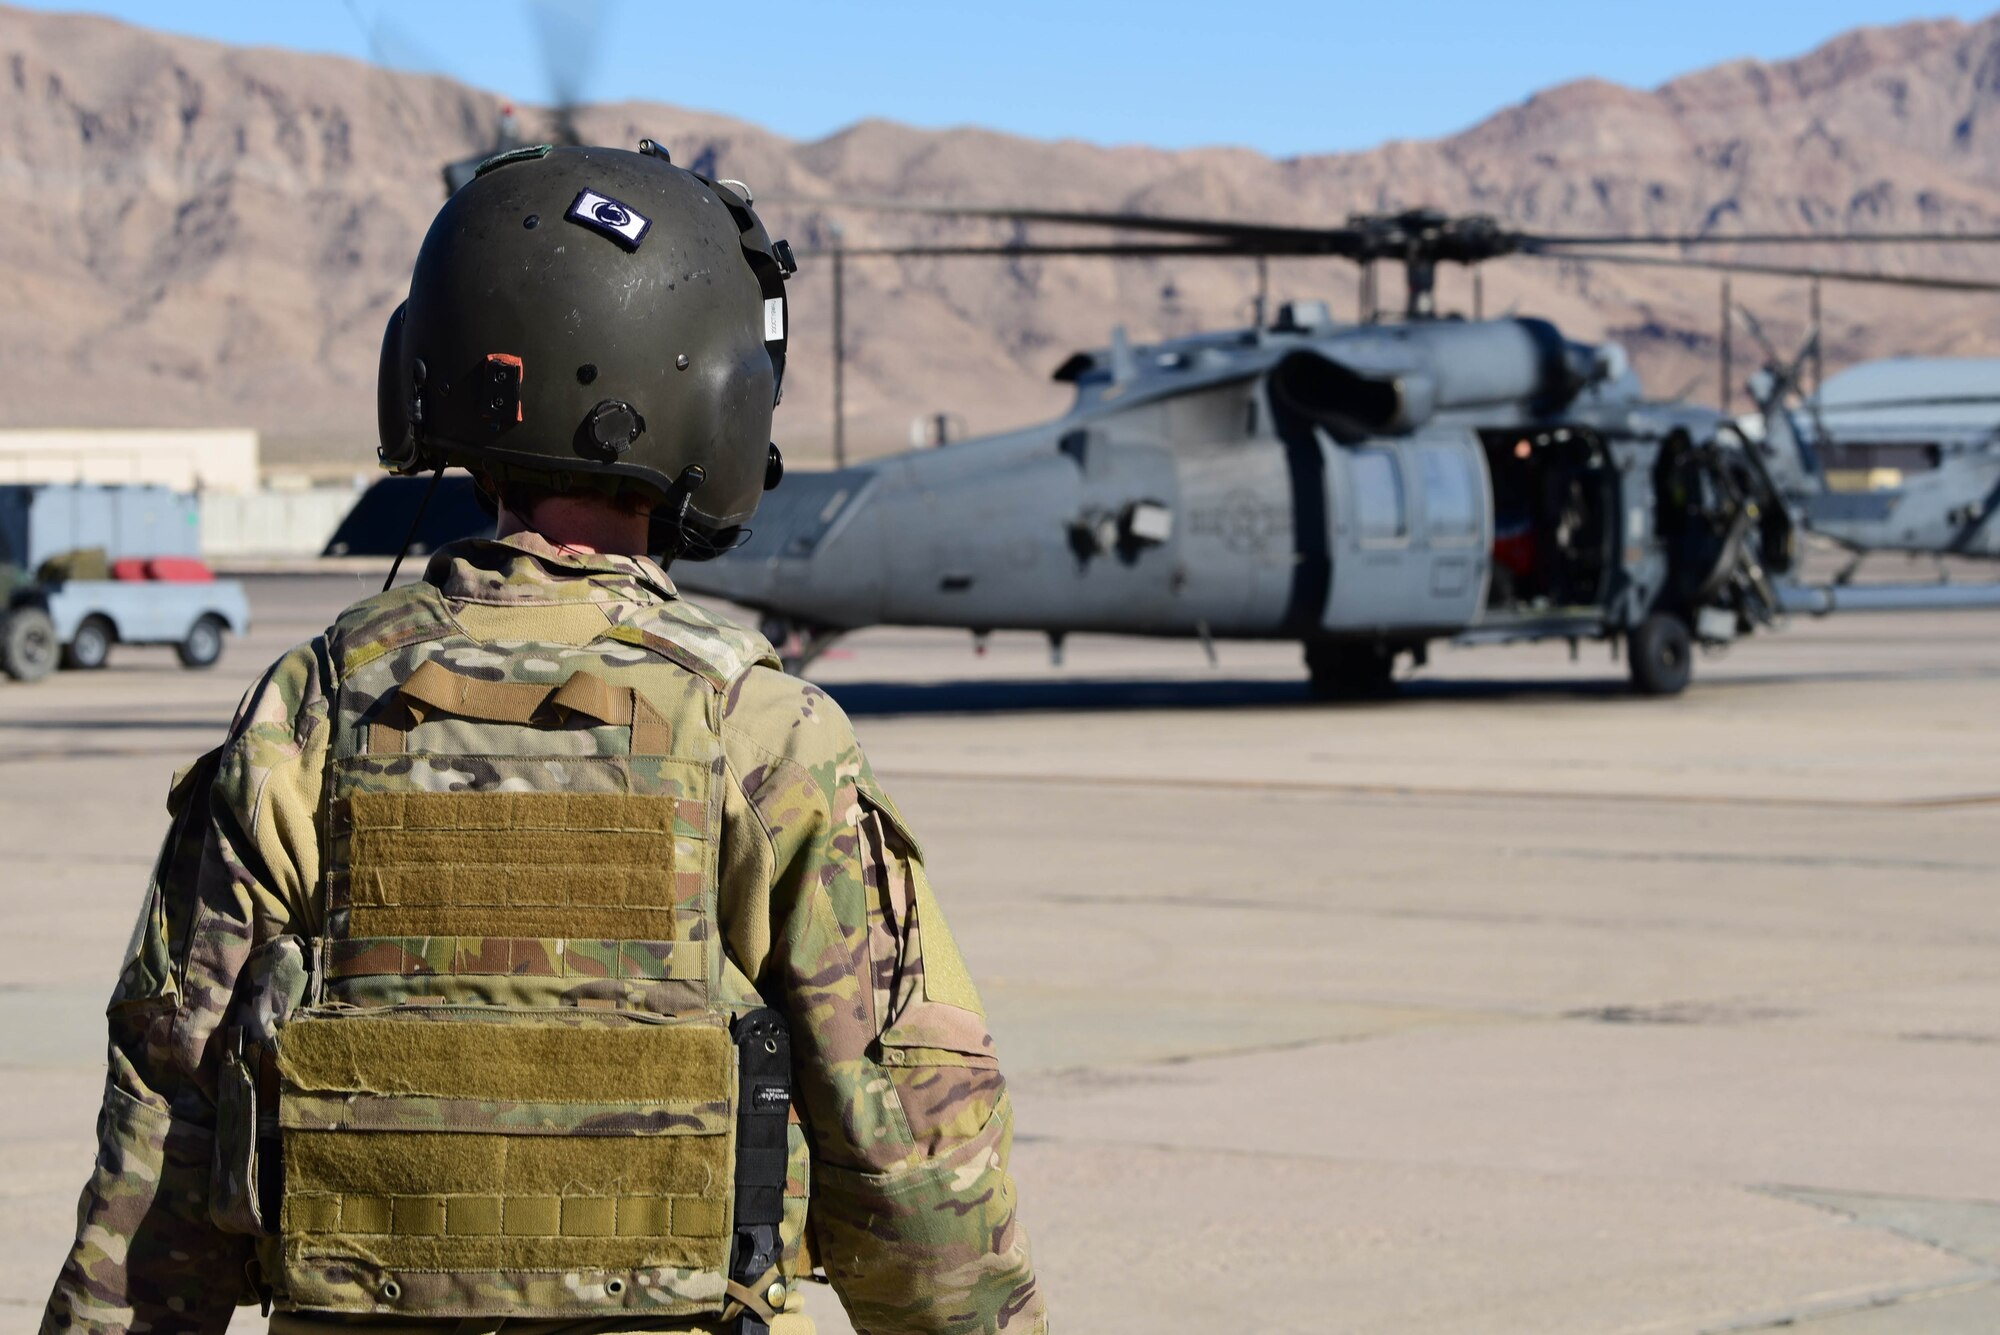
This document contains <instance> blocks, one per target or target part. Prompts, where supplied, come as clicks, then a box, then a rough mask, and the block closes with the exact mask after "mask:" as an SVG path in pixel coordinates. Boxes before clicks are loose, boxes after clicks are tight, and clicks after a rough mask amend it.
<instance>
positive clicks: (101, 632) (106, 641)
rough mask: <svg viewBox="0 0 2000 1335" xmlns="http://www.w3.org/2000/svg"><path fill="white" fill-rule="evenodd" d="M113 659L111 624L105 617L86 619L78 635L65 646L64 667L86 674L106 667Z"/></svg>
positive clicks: (71, 638) (78, 628)
mask: <svg viewBox="0 0 2000 1335" xmlns="http://www.w3.org/2000/svg"><path fill="white" fill-rule="evenodd" d="M109 657H111V623H110V622H109V621H106V620H105V619H104V618H103V617H85V618H84V619H83V624H82V625H81V626H78V627H77V628H76V634H75V635H73V636H71V637H70V641H69V643H68V644H67V645H65V646H63V651H62V665H63V666H64V667H66V668H76V669H78V670H80V671H84V672H93V671H95V670H97V669H98V668H101V667H103V666H104V660H105V659H107V658H109Z"/></svg>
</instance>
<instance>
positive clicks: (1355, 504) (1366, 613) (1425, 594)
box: [1319, 426, 1493, 634]
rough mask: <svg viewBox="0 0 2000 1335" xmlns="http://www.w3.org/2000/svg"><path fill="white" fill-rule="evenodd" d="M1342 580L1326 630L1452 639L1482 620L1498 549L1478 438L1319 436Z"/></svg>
mask: <svg viewBox="0 0 2000 1335" xmlns="http://www.w3.org/2000/svg"><path fill="white" fill-rule="evenodd" d="M1319 434H1320V448H1321V450H1322V452H1323V456H1324V458H1325V461H1326V489H1327V498H1326V499H1327V514H1328V515H1329V516H1330V517H1331V518H1332V520H1333V532H1332V533H1331V535H1330V546H1331V549H1332V556H1333V578H1332V581H1331V585H1330V587H1329V589H1328V593H1327V600H1326V608H1325V611H1324V615H1323V617H1322V619H1321V625H1322V626H1323V628H1324V629H1326V630H1331V631H1343V632H1347V633H1350V634H1352V633H1365V632H1369V631H1390V632H1393V631H1396V630H1401V629H1411V630H1432V631H1451V630H1459V629H1463V628H1464V627H1466V626H1469V625H1471V624H1472V623H1473V621H1474V620H1476V619H1477V617H1478V614H1479V609H1480V608H1481V607H1482V606H1483V605H1484V602H1485V597H1486V579H1487V568H1488V559H1489V554H1490V552H1491V550H1492V544H1493V500H1492V489H1491V485H1490V483H1489V480H1488V478H1487V474H1486V456H1485V453H1484V452H1483V451H1482V450H1481V448H1480V444H1479V440H1478V437H1476V436H1475V435H1474V434H1473V433H1472V432H1471V431H1469V430H1466V429H1463V428H1458V427H1448V426H1431V427H1425V428H1422V429H1421V430H1418V431H1415V432H1413V433H1411V434H1409V435H1406V436H1380V437H1370V438H1368V439H1366V440H1364V441H1362V442H1360V443H1358V444H1355V445H1342V444H1339V443H1337V442H1336V441H1334V440H1333V439H1332V437H1331V436H1329V435H1327V434H1326V433H1325V432H1323V431H1322V432H1320V433H1319Z"/></svg>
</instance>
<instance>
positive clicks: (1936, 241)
mask: <svg viewBox="0 0 2000 1335" xmlns="http://www.w3.org/2000/svg"><path fill="white" fill-rule="evenodd" d="M1520 237H1521V240H1522V242H1523V244H1524V245H1525V246H1526V247H1528V248H1530V249H1534V248H1537V247H1541V246H1871V245H1945V244H1952V245H1957V244H1969V245H1993V244H1996V243H2000V232H1744V233H1742V234H1740V235H1735V236H1731V235H1725V234H1723V233H1719V232H1703V233H1698V234H1680V235H1670V234H1667V233H1658V232H1656V233H1651V234H1641V233H1636V232H1635V233H1632V234H1631V235H1627V236H1612V235H1608V234H1599V233H1592V234H1585V235H1576V236H1558V235H1554V234H1550V233H1544V232H1523V233H1521V234H1520Z"/></svg>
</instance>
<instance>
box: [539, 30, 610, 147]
mask: <svg viewBox="0 0 2000 1335" xmlns="http://www.w3.org/2000/svg"><path fill="white" fill-rule="evenodd" d="M604 13H605V0H529V4H528V16H529V18H530V19H532V20H533V22H534V27H535V36H536V38H537V39H538V40H539V41H540V43H541V48H542V67H543V69H544V70H545V71H546V72H547V74H548V79H549V91H550V95H551V96H552V97H553V98H554V99H555V104H554V105H553V106H552V107H551V108H550V110H549V116H550V119H551V120H552V121H553V122H554V125H555V137H556V138H557V140H559V141H560V142H562V143H565V144H579V143H582V142H583V136H582V135H581V134H580V133H579V132H578V130H577V127H576V109H577V106H578V105H579V103H580V102H581V101H582V97H583V87H584V80H585V79H586V77H587V76H588V75H589V73H590V66H591V64H592V62H593V60H594V59H595V57H596V53H597V37H598V34H599V33H600V32H601V31H602V30H603V27H604Z"/></svg>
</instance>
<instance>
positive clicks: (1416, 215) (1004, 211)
mask: <svg viewBox="0 0 2000 1335" xmlns="http://www.w3.org/2000/svg"><path fill="white" fill-rule="evenodd" d="M773 202H783V203H790V204H801V205H809V206H812V207H818V208H848V209H862V210H866V211H869V212H876V213H901V214H915V215H918V216H925V217H934V218H984V219H989V220H992V221H999V222H1022V223H1050V224H1058V225H1061V226H1068V227H1106V228H1114V229H1118V230H1123V231H1134V232H1173V233H1177V234H1179V235H1182V236H1209V237H1216V238H1219V239H1226V240H1230V241H1237V242H1242V243H1245V244H1246V245H1250V246H1269V247H1271V249H1270V251H1269V252H1268V253H1271V254H1285V255H1343V254H1354V255H1356V256H1357V257H1361V256H1363V254H1364V252H1368V251H1370V250H1371V243H1375V244H1376V245H1379V244H1380V242H1381V241H1382V240H1383V239H1384V237H1383V234H1382V232H1383V229H1384V228H1385V227H1390V228H1395V229H1399V230H1400V231H1401V232H1402V233H1404V234H1405V235H1408V234H1410V233H1411V232H1412V231H1413V230H1414V229H1422V228H1424V227H1425V226H1426V225H1428V226H1430V227H1433V228H1435V229H1437V232H1438V234H1440V235H1451V234H1452V233H1453V232H1455V231H1457V230H1459V229H1461V228H1463V227H1464V226H1465V224H1468V223H1475V224H1478V226H1477V228H1476V235H1475V237H1474V238H1472V239H1473V240H1474V241H1475V243H1476V244H1479V245H1481V246H1482V248H1483V247H1484V246H1493V247H1494V248H1495V257H1497V255H1498V254H1503V253H1509V252H1512V251H1515V250H1530V249H1536V248H1539V247H1543V246H1721V245H1742V246H1801V245H1960V244H1972V245H1991V244H2000V232H1829V233H1811V232H1744V233H1740V234H1737V235H1726V234H1721V233H1713V232H1701V233H1665V232H1633V233H1625V234H1612V233H1594V234H1593V233H1584V234H1556V233H1538V232H1525V231H1520V230H1517V229H1515V228H1512V227H1509V226H1507V225H1506V224H1505V223H1503V222H1501V221H1500V220H1498V219H1492V218H1484V217H1477V218H1475V217H1465V216H1454V215H1447V214H1443V213H1436V212H1432V211H1428V210H1423V209H1411V210H1406V211H1404V212H1402V213H1397V214H1387V215H1380V216H1376V215H1361V216H1357V217H1356V218H1354V219H1353V220H1351V221H1350V222H1349V223H1347V224H1346V225H1343V226H1335V227H1308V226H1299V225H1294V224H1289V223H1256V222H1235V221H1231V220H1229V219H1223V218H1186V217H1169V216H1163V215H1159V214H1150V213H1129V212H1124V211H1120V210H1109V209H1037V208H1019V207H1015V206H1012V205H999V204H937V203H924V202H914V203H910V202H903V201H899V200H889V199H865V198H864V199H821V200H807V199H800V200H783V201H773ZM1393 249H1394V242H1391V243H1390V246H1389V250H1390V251H1393ZM1246 253H1249V252H1246ZM1377 257H1378V258H1394V255H1393V253H1384V254H1380V255H1378V256H1377ZM1481 257H1483V256H1481ZM1447 258H1449V257H1447Z"/></svg>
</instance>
